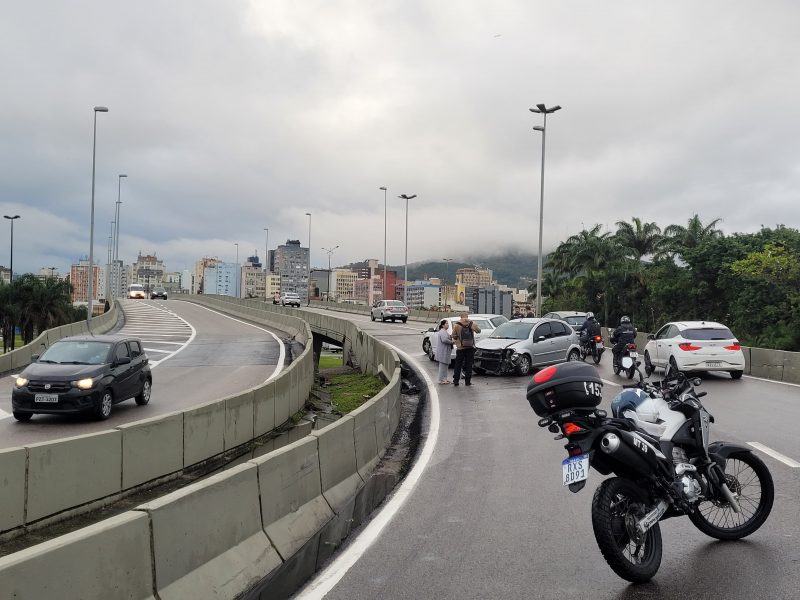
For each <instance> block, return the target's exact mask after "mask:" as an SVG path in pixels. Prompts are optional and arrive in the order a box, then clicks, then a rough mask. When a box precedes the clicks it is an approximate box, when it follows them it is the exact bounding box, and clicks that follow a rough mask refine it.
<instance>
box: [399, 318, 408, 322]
mask: <svg viewBox="0 0 800 600" xmlns="http://www.w3.org/2000/svg"><path fill="white" fill-rule="evenodd" d="M400 320H401V321H402V322H403V323H405V322H406V321H408V317H406V318H404V319H400Z"/></svg>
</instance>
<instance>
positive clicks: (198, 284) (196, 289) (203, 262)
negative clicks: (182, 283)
mask: <svg viewBox="0 0 800 600" xmlns="http://www.w3.org/2000/svg"><path fill="white" fill-rule="evenodd" d="M218 262H219V260H218V259H217V258H211V257H209V256H205V257H203V258H201V259H200V260H198V261H197V262H196V263H194V282H193V283H192V293H193V294H204V293H206V291H205V290H204V289H203V281H204V279H205V272H206V269H208V268H209V267H214V266H215V265H216V264H217V263H218Z"/></svg>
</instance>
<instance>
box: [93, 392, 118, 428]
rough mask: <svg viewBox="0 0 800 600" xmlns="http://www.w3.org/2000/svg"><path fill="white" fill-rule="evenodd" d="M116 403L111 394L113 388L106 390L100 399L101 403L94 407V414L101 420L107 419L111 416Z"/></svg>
mask: <svg viewBox="0 0 800 600" xmlns="http://www.w3.org/2000/svg"><path fill="white" fill-rule="evenodd" d="M113 404H114V397H113V396H112V395H111V390H105V391H104V392H103V397H102V398H101V399H100V404H98V405H97V407H96V408H95V409H94V416H95V417H97V419H98V420H100V421H105V420H106V419H107V418H108V417H110V416H111V407H112V405H113Z"/></svg>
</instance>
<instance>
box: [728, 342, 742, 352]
mask: <svg viewBox="0 0 800 600" xmlns="http://www.w3.org/2000/svg"><path fill="white" fill-rule="evenodd" d="M741 349H742V347H741V346H740V345H739V342H733V344H731V345H730V346H725V350H741Z"/></svg>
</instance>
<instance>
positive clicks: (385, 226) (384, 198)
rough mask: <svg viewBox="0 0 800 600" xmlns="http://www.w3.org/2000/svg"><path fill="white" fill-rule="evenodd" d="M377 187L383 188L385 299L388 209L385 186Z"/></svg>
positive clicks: (384, 286) (384, 297) (384, 285)
mask: <svg viewBox="0 0 800 600" xmlns="http://www.w3.org/2000/svg"><path fill="white" fill-rule="evenodd" d="M378 189H379V190H383V299H384V300H386V231H387V222H388V219H387V217H388V213H389V210H388V203H387V201H386V190H387V188H386V186H384V185H382V186H381V187H379V188H378ZM392 296H394V294H392Z"/></svg>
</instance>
